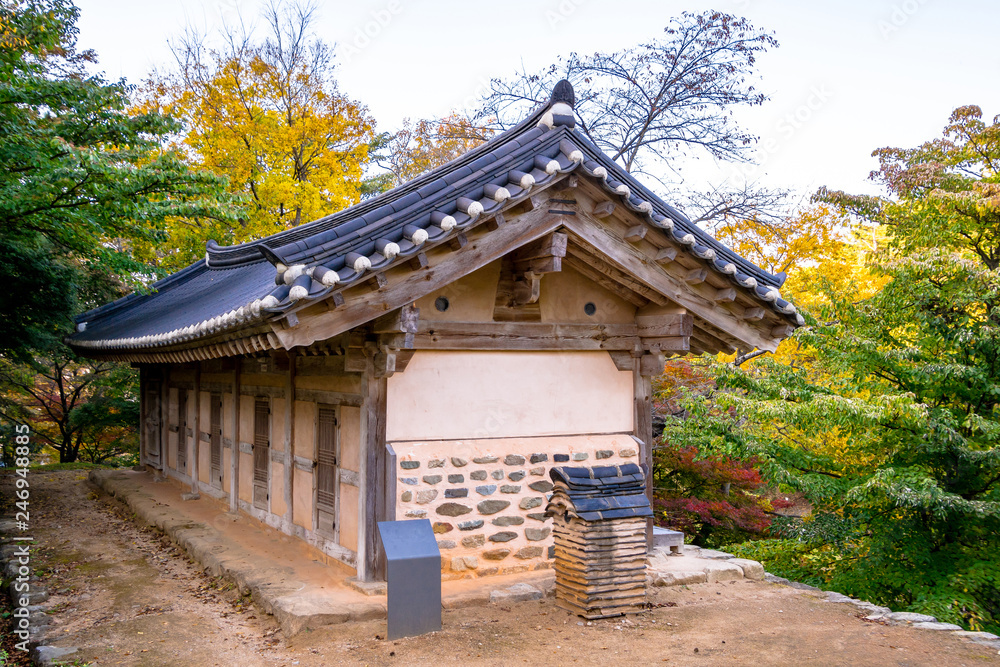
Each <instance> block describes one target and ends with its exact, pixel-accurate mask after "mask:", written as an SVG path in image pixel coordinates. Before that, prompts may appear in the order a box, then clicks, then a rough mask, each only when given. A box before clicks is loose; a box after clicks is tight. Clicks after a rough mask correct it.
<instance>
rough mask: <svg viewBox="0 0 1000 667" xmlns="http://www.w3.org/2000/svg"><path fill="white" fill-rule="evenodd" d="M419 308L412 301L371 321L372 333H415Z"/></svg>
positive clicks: (418, 318)
mask: <svg viewBox="0 0 1000 667" xmlns="http://www.w3.org/2000/svg"><path fill="white" fill-rule="evenodd" d="M419 320H420V309H419V308H417V307H416V306H415V305H413V304H412V303H410V304H407V305H405V306H403V307H402V308H399V309H397V310H394V311H393V312H391V313H389V314H388V315H383V316H382V317H380V318H378V319H376V320H375V321H374V322H372V333H377V334H382V333H416V332H417V322H418V321H419Z"/></svg>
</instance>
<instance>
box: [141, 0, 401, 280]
mask: <svg viewBox="0 0 1000 667" xmlns="http://www.w3.org/2000/svg"><path fill="white" fill-rule="evenodd" d="M315 11H316V10H315V7H314V6H306V5H303V4H295V3H283V2H280V1H276V2H273V3H271V4H268V5H267V6H266V7H265V8H264V11H263V15H262V19H263V28H264V31H263V34H261V33H257V32H256V31H255V30H254V29H253V28H250V27H247V26H246V25H243V24H241V25H240V26H239V27H235V26H227V27H225V28H224V29H223V30H222V34H221V35H220V36H219V39H216V40H210V39H209V38H208V37H206V36H205V35H202V34H199V33H197V32H195V31H193V30H190V29H189V30H188V31H187V33H185V34H184V35H183V36H182V37H181V38H180V39H179V40H178V41H177V42H176V43H174V44H173V45H172V49H173V53H174V57H175V59H176V61H177V69H176V71H174V72H172V73H166V74H156V73H154V75H153V76H152V77H151V79H150V81H149V82H148V83H147V85H146V95H145V97H146V100H145V101H144V102H143V103H142V104H141V105H140V106H139V107H138V108H139V109H143V110H146V109H161V110H163V111H164V112H166V113H169V114H172V115H176V116H177V117H179V118H181V119H183V121H184V123H185V130H184V132H183V134H181V135H179V142H178V148H179V149H181V150H183V151H184V152H185V154H186V155H187V157H188V159H189V160H190V161H191V162H192V163H193V164H198V165H200V166H202V167H204V168H207V169H210V170H211V171H213V172H215V173H217V174H220V175H224V176H225V177H226V178H227V179H228V181H229V189H230V192H232V193H233V194H234V195H237V196H240V197H241V200H242V202H243V210H244V215H243V218H242V219H241V221H240V223H239V224H238V225H232V226H226V225H218V224H213V221H211V220H207V219H206V220H203V221H200V223H199V224H195V225H192V224H189V222H188V221H180V222H179V223H178V224H172V225H170V227H169V234H170V239H169V242H168V244H167V246H168V247H169V248H170V249H171V250H170V252H171V253H173V254H172V255H170V256H168V257H166V258H164V261H165V262H166V264H167V265H169V266H170V267H171V268H179V267H181V266H184V265H186V264H187V263H189V262H191V261H193V260H196V259H198V258H199V257H200V256H201V255H202V254H204V242H205V240H206V239H208V238H215V240H217V241H219V242H221V243H224V244H227V243H241V242H244V241H248V240H252V239H256V238H262V237H264V236H267V235H269V234H273V233H275V232H278V231H281V230H283V229H287V228H289V227H294V226H295V225H298V224H301V223H304V222H309V221H311V220H315V219H318V218H321V217H323V216H325V215H329V214H331V213H334V212H336V211H338V210H340V209H343V208H346V207H348V206H350V205H352V204H355V203H357V202H358V201H360V200H361V198H362V197H363V196H365V195H367V194H369V191H370V190H371V189H372V188H374V189H375V190H378V189H379V187H381V186H383V185H385V183H384V182H381V181H379V182H376V183H374V184H373V183H367V182H366V180H365V178H364V171H365V167H366V165H367V164H368V162H369V160H370V157H369V148H370V146H371V144H372V142H373V141H375V140H376V136H375V132H374V129H375V124H374V121H373V120H372V118H371V117H370V115H369V114H368V110H367V109H366V108H365V107H364V106H363V105H362V104H360V103H359V102H356V101H354V100H351V99H350V98H348V97H347V96H346V95H344V94H343V93H341V92H340V91H339V90H338V88H337V82H336V79H335V78H334V69H335V62H334V56H333V51H332V49H331V48H330V47H329V46H328V45H327V44H325V43H324V42H323V41H322V40H321V39H319V38H318V37H317V36H316V34H315V32H314V23H315Z"/></svg>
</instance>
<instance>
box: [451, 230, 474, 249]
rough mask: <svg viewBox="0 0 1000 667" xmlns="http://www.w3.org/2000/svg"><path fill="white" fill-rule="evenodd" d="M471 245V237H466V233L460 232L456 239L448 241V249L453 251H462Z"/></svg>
mask: <svg viewBox="0 0 1000 667" xmlns="http://www.w3.org/2000/svg"><path fill="white" fill-rule="evenodd" d="M468 243H469V237H468V236H466V235H465V232H459V233H458V234H455V237H454V238H452V239H450V240H449V241H448V247H449V248H451V249H452V250H461V249H462V248H464V247H465V246H466V245H468Z"/></svg>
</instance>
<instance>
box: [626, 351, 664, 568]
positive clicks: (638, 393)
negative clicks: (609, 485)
mask: <svg viewBox="0 0 1000 667" xmlns="http://www.w3.org/2000/svg"><path fill="white" fill-rule="evenodd" d="M648 368H649V365H648V363H647V364H643V363H642V357H638V358H636V359H635V368H634V369H633V371H632V383H633V388H634V389H633V393H634V408H635V411H634V419H633V425H634V430H633V434H634V435H635V437H636V438H638V439H639V441H640V444H639V464H640V465H641V466H643V468H645V470H644V472H645V473H646V497H647V498H649V503H650V505H652V504H653V381H652V378H651V377H650V376H649V375H644V374H643V373H644V371H647V369H648ZM660 372H662V365H661V367H660ZM652 546H653V520H652V519H647V520H646V547H647V551H648V550H649V549H651V548H652Z"/></svg>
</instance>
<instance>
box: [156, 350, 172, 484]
mask: <svg viewBox="0 0 1000 667" xmlns="http://www.w3.org/2000/svg"><path fill="white" fill-rule="evenodd" d="M169 384H170V366H163V382H161V383H160V455H159V456H158V457H157V458H158V463H159V475H158V477H159V478H160V479H166V477H167V450H169V449H170V387H169Z"/></svg>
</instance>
